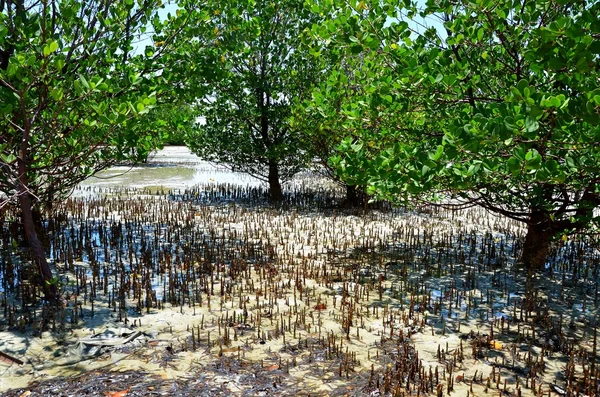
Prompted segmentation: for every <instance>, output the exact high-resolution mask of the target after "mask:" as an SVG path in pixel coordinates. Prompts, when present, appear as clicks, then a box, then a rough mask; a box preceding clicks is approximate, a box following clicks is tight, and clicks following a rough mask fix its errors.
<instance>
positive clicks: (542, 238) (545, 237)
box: [519, 211, 555, 273]
mask: <svg viewBox="0 0 600 397" xmlns="http://www.w3.org/2000/svg"><path fill="white" fill-rule="evenodd" d="M553 226H554V225H553V223H552V221H551V219H550V218H548V217H547V216H546V214H545V213H543V212H538V211H534V212H533V213H532V215H531V218H530V222H529V224H528V227H527V234H526V236H525V244H524V245H523V251H522V252H521V258H520V259H519V262H521V263H523V264H524V265H525V266H526V267H527V269H528V270H529V271H530V272H532V273H533V272H537V271H539V270H542V269H543V268H544V266H545V264H546V258H547V257H548V251H549V250H550V241H551V240H552V237H553V235H554V231H555V228H554V227H553Z"/></svg>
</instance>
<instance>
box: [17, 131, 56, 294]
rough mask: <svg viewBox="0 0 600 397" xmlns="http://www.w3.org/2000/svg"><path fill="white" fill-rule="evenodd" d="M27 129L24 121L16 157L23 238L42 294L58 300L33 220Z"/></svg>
mask: <svg viewBox="0 0 600 397" xmlns="http://www.w3.org/2000/svg"><path fill="white" fill-rule="evenodd" d="M29 131H30V128H29V124H28V123H25V129H24V134H23V139H22V141H21V148H20V150H19V157H18V158H17V164H18V170H19V178H18V182H19V183H18V188H17V193H18V195H19V206H20V207H21V214H22V217H23V229H24V230H25V238H26V239H27V242H28V243H29V248H30V249H31V256H32V258H33V261H34V262H35V264H36V267H37V270H38V273H39V275H40V277H41V279H42V288H43V289H44V295H45V297H46V299H47V300H48V301H50V302H56V301H57V300H58V288H57V286H56V284H55V283H53V282H52V270H51V269H50V265H49V264H48V260H47V259H46V251H45V250H44V246H43V245H42V242H41V241H40V239H39V237H38V233H37V230H36V227H35V220H34V217H33V208H32V206H33V204H32V201H31V196H30V191H29V179H28V177H27V165H28V159H29Z"/></svg>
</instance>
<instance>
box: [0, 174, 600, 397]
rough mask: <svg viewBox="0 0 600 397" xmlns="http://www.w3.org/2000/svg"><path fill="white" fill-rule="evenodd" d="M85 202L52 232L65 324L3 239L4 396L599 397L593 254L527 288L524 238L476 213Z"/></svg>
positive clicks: (240, 189) (223, 202) (196, 189)
mask: <svg viewBox="0 0 600 397" xmlns="http://www.w3.org/2000/svg"><path fill="white" fill-rule="evenodd" d="M85 189H89V190H90V191H93V193H94V194H85V195H79V196H77V195H76V197H73V198H71V199H69V200H68V201H67V202H65V203H64V204H62V205H60V206H58V207H57V208H56V209H55V213H54V214H53V218H52V221H51V222H49V223H48V224H47V225H46V228H47V231H46V235H47V236H48V237H47V244H48V246H49V247H51V249H50V251H49V252H50V253H51V255H52V258H53V261H54V262H55V265H56V267H57V269H58V270H59V273H60V280H59V283H60V286H61V291H62V294H63V296H64V297H65V303H64V305H63V307H61V308H60V309H58V311H57V312H56V313H52V312H51V310H50V308H47V307H45V306H44V305H43V304H42V303H41V302H40V299H39V291H36V289H35V288H33V287H32V282H31V281H32V277H33V275H32V273H33V272H32V271H31V269H29V268H28V266H27V265H25V266H24V270H22V271H20V272H16V270H15V269H16V264H17V263H18V262H19V261H20V254H21V253H22V251H23V249H22V248H20V247H19V242H18V241H17V240H14V242H13V240H12V238H13V237H11V235H10V233H6V234H5V235H6V236H8V237H6V238H5V239H4V240H5V241H4V242H3V246H2V249H3V251H2V259H1V261H2V262H1V263H0V269H1V271H0V277H1V278H2V291H1V292H0V297H1V299H2V311H1V313H0V330H1V331H0V351H1V352H3V353H5V354H6V355H8V356H9V357H11V358H14V359H17V360H19V361H22V362H23V364H21V365H19V364H18V363H17V362H14V361H13V362H11V361H10V359H6V360H4V361H0V392H4V394H5V395H7V396H13V395H14V396H19V395H22V394H23V393H26V392H31V394H30V395H48V393H49V392H52V393H55V394H57V393H58V394H57V395H60V393H62V392H64V393H65V394H64V395H83V394H85V393H87V392H85V391H86V390H87V391H88V392H89V393H92V394H96V395H102V394H104V393H109V394H107V395H113V394H110V393H112V392H119V391H120V392H125V393H126V394H122V395H373V396H375V395H395V396H412V395H423V396H425V395H433V396H450V395H452V396H484V395H490V396H501V395H508V396H560V395H570V396H577V395H580V396H583V395H588V396H595V395H600V391H599V383H598V375H599V371H598V353H597V324H596V319H597V318H598V284H599V281H598V278H599V275H598V267H599V263H600V258H599V256H598V252H599V251H598V250H597V242H596V241H595V240H593V239H590V238H587V237H584V236H579V237H576V238H573V239H570V240H568V241H566V242H561V243H560V244H558V245H556V246H555V247H553V251H552V254H551V256H550V259H549V262H548V264H547V268H546V269H545V270H544V272H542V273H540V274H539V275H537V276H536V277H530V278H527V277H526V274H527V272H526V271H525V270H524V269H522V268H519V267H518V266H517V265H516V264H515V258H516V257H518V254H519V252H520V245H521V244H522V234H523V230H522V229H521V227H522V225H520V224H517V223H514V222H512V221H510V220H507V219H504V218H498V217H493V216H491V215H489V214H487V213H485V212H483V211H480V210H477V209H471V210H465V211H450V210H442V209H439V208H421V209H420V211H417V210H415V209H412V210H401V209H393V210H391V209H388V210H371V211H369V212H367V213H362V212H358V211H354V212H344V211H340V210H336V209H335V207H334V206H333V205H332V203H335V202H336V200H337V201H339V200H340V199H341V198H340V196H339V194H338V193H339V192H338V193H336V192H335V191H328V190H326V189H317V190H314V189H313V190H311V189H310V188H309V187H308V186H305V185H302V184H296V185H294V186H293V187H290V188H289V189H288V191H287V202H286V203H285V204H284V205H282V206H280V207H276V208H275V207H270V206H268V205H267V204H266V201H265V194H264V193H265V192H264V191H263V190H262V188H261V186H260V185H257V186H253V185H250V186H248V185H243V186H242V185H236V184H232V183H228V184H218V183H206V184H200V185H196V186H193V187H188V188H182V189H172V188H169V187H167V188H163V189H152V188H149V187H147V186H146V187H140V188H138V189H134V188H131V187H130V188H128V189H126V190H124V189H117V188H115V187H104V188H103V189H102V190H101V191H100V190H93V189H91V188H88V187H86V188H85ZM7 230H8V229H7ZM32 382H33V383H32ZM86 387H87V389H86ZM69 390H70V392H71V393H75V394H68V393H69ZM74 390H78V392H75V391H74ZM44 393H46V394H44Z"/></svg>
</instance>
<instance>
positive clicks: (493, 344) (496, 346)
mask: <svg viewBox="0 0 600 397" xmlns="http://www.w3.org/2000/svg"><path fill="white" fill-rule="evenodd" d="M490 347H491V348H492V349H496V350H501V349H502V343H500V342H498V341H497V340H493V341H491V342H490Z"/></svg>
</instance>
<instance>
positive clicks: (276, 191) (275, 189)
mask: <svg viewBox="0 0 600 397" xmlns="http://www.w3.org/2000/svg"><path fill="white" fill-rule="evenodd" d="M269 201H270V202H272V203H279V202H281V201H283V191H282V190H281V182H280V181H279V166H278V164H277V162H276V161H274V160H269Z"/></svg>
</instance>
